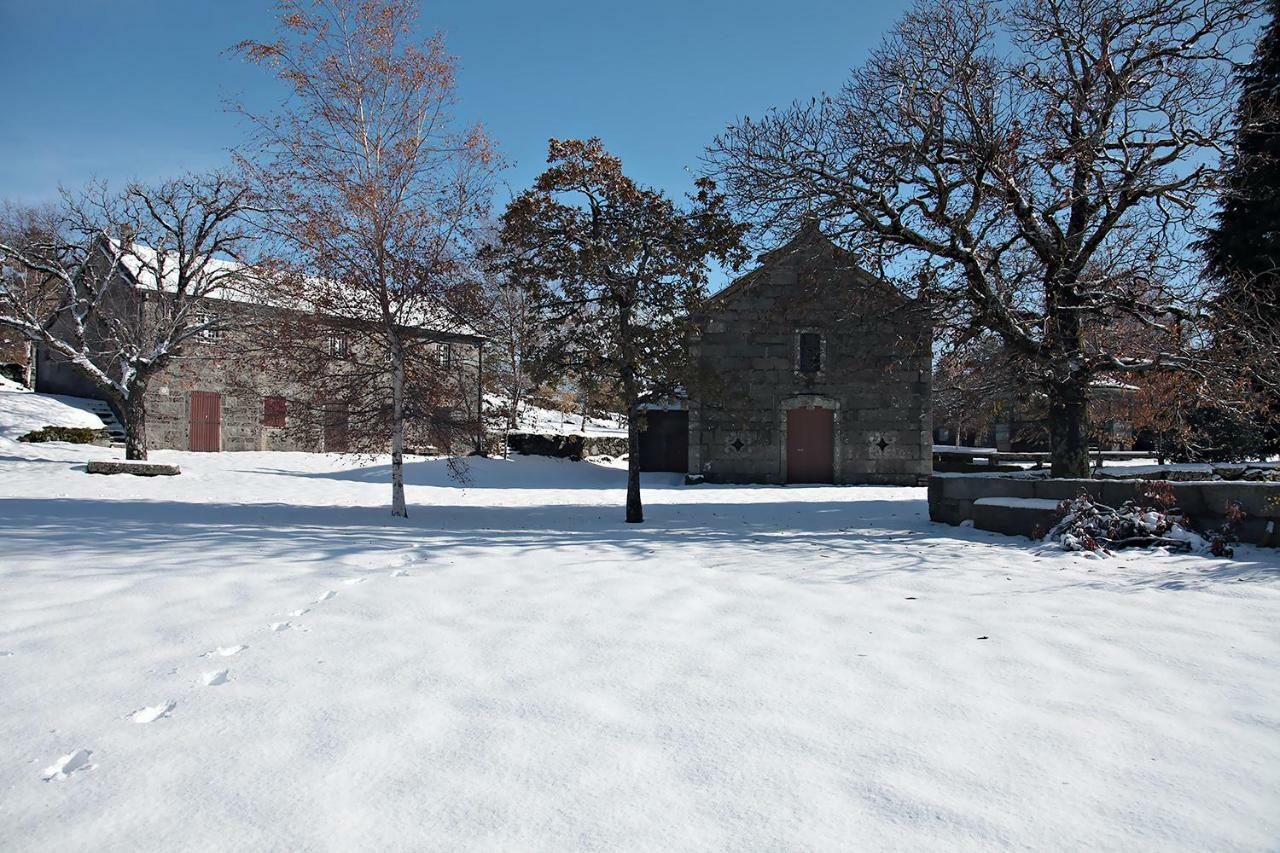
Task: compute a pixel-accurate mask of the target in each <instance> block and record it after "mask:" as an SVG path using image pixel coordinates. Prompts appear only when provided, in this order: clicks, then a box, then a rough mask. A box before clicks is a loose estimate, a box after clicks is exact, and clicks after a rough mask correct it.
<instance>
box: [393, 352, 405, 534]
mask: <svg viewBox="0 0 1280 853" xmlns="http://www.w3.org/2000/svg"><path fill="white" fill-rule="evenodd" d="M392 357H393V359H394V360H395V364H394V366H393V368H392V372H391V515H392V516H393V517H395V518H408V517H409V510H408V507H407V506H406V505H405V501H404V354H403V353H401V352H396V353H395V354H394V355H393V356H392Z"/></svg>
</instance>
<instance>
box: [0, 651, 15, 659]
mask: <svg viewBox="0 0 1280 853" xmlns="http://www.w3.org/2000/svg"><path fill="white" fill-rule="evenodd" d="M11 657H13V652H0V658H11Z"/></svg>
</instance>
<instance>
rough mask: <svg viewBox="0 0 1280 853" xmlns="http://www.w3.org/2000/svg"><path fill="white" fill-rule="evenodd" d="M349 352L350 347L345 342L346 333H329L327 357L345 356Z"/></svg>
mask: <svg viewBox="0 0 1280 853" xmlns="http://www.w3.org/2000/svg"><path fill="white" fill-rule="evenodd" d="M350 352H351V348H350V346H349V345H348V343H347V336H346V335H330V336H329V357H330V358H346V357H347V356H348V355H349V354H350Z"/></svg>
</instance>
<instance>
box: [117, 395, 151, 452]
mask: <svg viewBox="0 0 1280 853" xmlns="http://www.w3.org/2000/svg"><path fill="white" fill-rule="evenodd" d="M146 396H147V385H146V383H145V382H136V383H134V385H133V387H132V388H130V389H129V396H128V397H125V398H123V399H122V400H120V410H121V412H122V413H123V414H124V458H125V459H136V460H139V461H142V460H145V459H146V458H147V403H146Z"/></svg>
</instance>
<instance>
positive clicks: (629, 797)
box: [0, 437, 1280, 851]
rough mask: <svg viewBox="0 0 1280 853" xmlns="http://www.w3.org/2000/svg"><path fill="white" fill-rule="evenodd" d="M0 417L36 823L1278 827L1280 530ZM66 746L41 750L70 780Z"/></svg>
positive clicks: (340, 839) (730, 830) (649, 840)
mask: <svg viewBox="0 0 1280 853" xmlns="http://www.w3.org/2000/svg"><path fill="white" fill-rule="evenodd" d="M111 456H112V451H110V450H108V449H106V448H97V447H72V446H69V445H63V444H43V445H20V444H17V443H15V442H13V441H11V440H9V439H7V438H2V437H0V531H2V536H3V539H2V544H0V848H2V849H5V850H37V849H59V850H95V851H97V850H162V849H163V850H229V849H237V850H290V851H303V850H341V851H352V850H449V851H457V850H519V851H538V850H555V851H561V850H655V851H656V850H661V851H669V850H698V851H704V850H924V849H929V850H948V851H954V850H984V851H985V850H998V849H1032V850H1082V849H1095V850H1102V849H1106V850H1161V851H1166V850H1268V849H1270V850H1274V849H1276V845H1277V843H1278V842H1280V553H1276V552H1267V551H1261V550H1257V549H1253V548H1247V547H1246V548H1241V549H1239V550H1238V551H1237V559H1236V560H1234V561H1226V560H1217V559H1212V558H1204V557H1187V556H1177V557H1161V558H1155V557H1151V556H1144V555H1140V554H1134V553H1129V552H1126V553H1124V554H1123V556H1122V557H1120V558H1118V559H1109V560H1099V559H1089V558H1086V557H1082V556H1079V555H1072V554H1044V555H1037V554H1035V553H1034V550H1033V549H1034V546H1033V544H1032V543H1030V542H1026V541H1023V540H1012V539H1006V538H1002V537H999V536H996V535H994V534H986V533H980V532H975V531H973V530H970V529H961V528H951V527H946V526H941V525H933V524H930V523H929V522H928V520H927V515H926V511H925V504H924V490H922V489H890V488H869V487H868V488H858V487H854V488H829V487H789V488H779V487H714V486H689V487H686V486H682V485H679V484H678V482H679V480H678V478H677V477H674V476H668V475H653V476H648V475H646V478H645V485H646V498H647V510H648V522H647V523H646V524H645V525H643V526H628V525H625V524H623V523H622V522H621V520H620V519H621V516H622V510H621V503H622V496H623V485H624V479H625V477H624V472H623V471H621V470H619V469H616V468H610V467H604V466H598V465H592V464H589V463H571V462H561V461H554V460H546V459H533V458H524V459H519V458H518V459H513V460H510V461H500V460H492V461H480V462H478V463H476V464H474V465H473V467H472V470H471V483H470V485H469V487H467V488H463V487H461V486H459V485H458V484H456V483H455V482H453V481H452V480H450V479H449V477H448V474H447V471H446V466H445V463H444V462H443V461H441V460H427V459H418V460H415V461H413V462H411V464H410V465H409V470H408V479H409V482H410V486H409V489H408V493H409V499H410V503H411V507H410V511H411V514H412V518H410V519H409V520H408V521H407V522H394V521H393V520H392V519H390V518H389V517H388V513H387V498H388V493H389V488H388V486H387V484H386V482H385V481H386V467H385V463H384V462H382V461H375V462H367V461H366V462H360V461H359V460H355V459H350V458H342V457H335V456H324V455H307V454H284V453H280V454H268V453H243V454H221V455H217V454H203V455H202V454H192V453H178V452H159V453H155V454H154V456H155V458H156V459H157V460H158V461H162V462H174V463H177V464H179V465H181V466H182V469H183V473H182V475H181V476H179V477H172V478H155V479H143V478H132V477H127V476H112V477H100V476H91V475H88V474H86V473H84V471H83V463H84V461H85V459H87V458H109V457H111ZM46 778H48V781H45V779H46Z"/></svg>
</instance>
